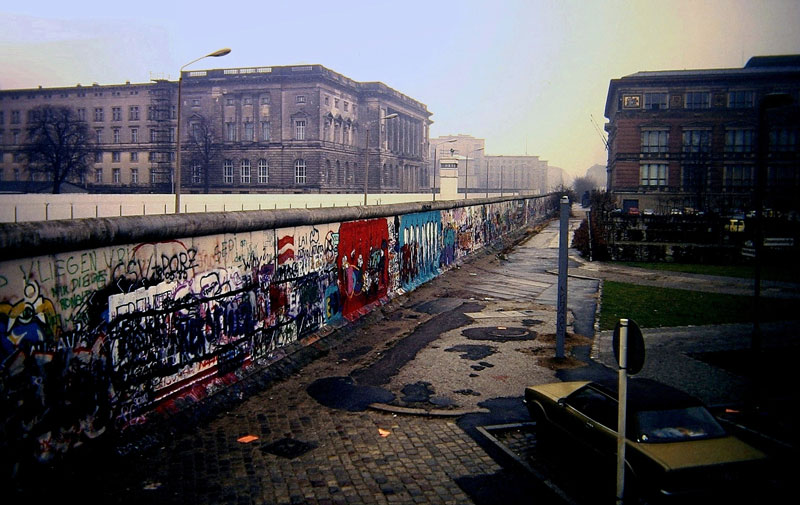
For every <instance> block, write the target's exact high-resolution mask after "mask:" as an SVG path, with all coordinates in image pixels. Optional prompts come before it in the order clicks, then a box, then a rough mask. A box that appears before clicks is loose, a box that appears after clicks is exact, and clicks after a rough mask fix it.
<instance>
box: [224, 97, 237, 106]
mask: <svg viewBox="0 0 800 505" xmlns="http://www.w3.org/2000/svg"><path fill="white" fill-rule="evenodd" d="M225 105H236V101H234V99H233V98H226V99H225Z"/></svg>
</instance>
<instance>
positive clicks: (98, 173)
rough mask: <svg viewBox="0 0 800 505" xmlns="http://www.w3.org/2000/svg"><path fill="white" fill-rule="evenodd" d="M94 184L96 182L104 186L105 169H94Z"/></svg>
mask: <svg viewBox="0 0 800 505" xmlns="http://www.w3.org/2000/svg"><path fill="white" fill-rule="evenodd" d="M94 182H95V184H102V183H103V169H102V168H95V169H94Z"/></svg>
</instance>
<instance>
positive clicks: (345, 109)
mask: <svg viewBox="0 0 800 505" xmlns="http://www.w3.org/2000/svg"><path fill="white" fill-rule="evenodd" d="M348 110H350V104H349V103H348V102H345V103H344V111H345V112H347V111H348Z"/></svg>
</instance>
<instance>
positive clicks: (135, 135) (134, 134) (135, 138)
mask: <svg viewBox="0 0 800 505" xmlns="http://www.w3.org/2000/svg"><path fill="white" fill-rule="evenodd" d="M138 143H139V128H131V144H138Z"/></svg>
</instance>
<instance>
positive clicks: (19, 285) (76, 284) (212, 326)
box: [0, 196, 557, 471]
mask: <svg viewBox="0 0 800 505" xmlns="http://www.w3.org/2000/svg"><path fill="white" fill-rule="evenodd" d="M469 203H470V205H467V204H466V202H463V201H459V202H446V201H443V202H440V201H437V202H435V203H426V204H422V203H416V204H397V205H387V206H374V207H350V208H335V209H332V208H329V209H314V210H311V209H292V210H266V211H249V212H227V213H209V214H183V215H164V216H145V217H117V218H104V219H103V218H100V219H82V220H71V221H49V222H38V223H21V224H4V225H0V251H2V252H0V344H1V345H0V405H2V408H0V413H1V414H0V415H1V417H0V426H2V428H1V429H0V435H2V436H1V437H0V454H4V455H5V456H4V457H2V459H8V458H11V461H3V464H4V466H5V465H6V464H11V465H13V464H14V462H15V461H16V460H19V459H26V458H27V459H32V458H35V459H37V460H39V461H48V460H50V459H52V458H54V457H58V456H59V455H60V454H62V453H67V452H69V451H70V450H71V449H72V448H73V447H75V446H77V445H79V444H83V443H86V442H89V441H91V440H92V439H95V438H97V437H100V436H101V435H104V434H107V435H108V434H112V433H115V434H119V433H122V432H124V431H125V430H126V429H127V428H129V427H131V426H135V425H138V424H142V423H147V422H148V419H149V418H150V416H151V415H152V414H153V413H155V412H168V411H177V410H180V408H181V406H182V405H184V404H185V403H186V402H187V401H202V400H203V398H206V397H207V396H208V395H210V394H212V393H213V392H215V391H217V390H219V389H220V388H222V387H224V386H226V385H229V384H231V383H235V382H236V381H239V380H240V379H242V378H243V377H245V376H247V375H248V374H250V373H252V372H253V371H254V370H257V369H263V367H267V366H269V365H271V364H273V363H275V362H277V361H279V360H281V358H283V357H285V356H286V355H287V353H289V352H291V351H292V349H297V348H299V347H302V346H304V345H309V344H311V343H313V342H315V341H316V340H318V339H319V338H320V335H321V334H322V333H323V332H324V331H325V329H329V328H331V327H335V326H338V325H341V324H344V323H346V322H347V321H349V320H353V319H355V318H358V317H359V316H360V315H362V314H364V313H365V312H366V311H368V310H370V309H371V308H372V307H374V306H377V305H379V304H381V303H384V302H386V301H387V300H388V299H390V298H391V297H393V296H396V295H398V294H401V293H404V292H406V291H408V290H411V289H414V288H415V287H417V286H419V285H420V284H421V283H424V282H426V281H427V280H429V279H431V278H433V277H435V276H436V275H438V274H439V273H441V272H442V271H443V270H446V269H448V268H449V267H451V266H452V265H454V264H456V263H458V262H459V261H461V260H463V259H464V258H465V257H466V256H468V255H470V254H472V253H474V252H475V251H478V250H480V249H482V248H483V247H485V246H486V245H488V244H490V243H493V242H496V241H498V240H499V239H501V238H503V237H504V236H508V235H509V234H510V233H512V232H516V231H521V230H523V229H524V228H525V227H526V226H529V225H532V224H535V223H536V222H539V221H542V220H544V219H546V218H548V217H549V216H550V214H551V213H553V212H554V211H555V210H556V209H557V197H555V196H545V197H537V198H528V199H513V198H510V197H506V198H496V199H481V200H473V201H470V202H469ZM15 458H16V459H15ZM3 470H4V471H5V470H6V468H3Z"/></svg>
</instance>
